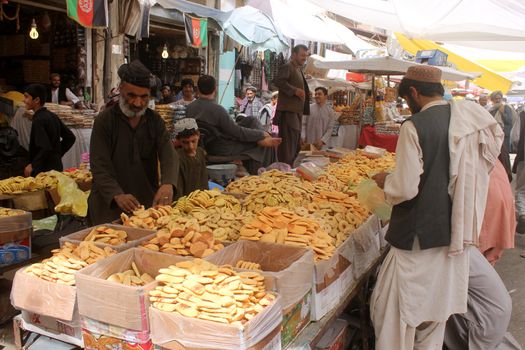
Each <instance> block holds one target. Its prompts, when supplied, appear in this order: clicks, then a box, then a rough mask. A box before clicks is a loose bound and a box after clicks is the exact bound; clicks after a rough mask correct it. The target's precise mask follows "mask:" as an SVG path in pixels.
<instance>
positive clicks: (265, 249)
mask: <svg viewBox="0 0 525 350" xmlns="http://www.w3.org/2000/svg"><path fill="white" fill-rule="evenodd" d="M206 260H208V261H210V262H212V263H214V264H217V265H232V266H234V267H236V268H237V269H239V270H247V271H248V270H253V271H258V272H260V273H261V274H262V275H263V276H264V277H265V284H266V289H267V290H273V291H275V292H277V293H279V295H281V305H282V307H283V310H287V309H289V308H290V307H292V306H294V305H295V304H297V303H298V302H299V301H301V300H302V299H303V297H304V296H305V295H306V294H307V293H308V292H309V291H310V290H311V289H312V276H313V273H314V257H313V251H312V250H309V249H306V248H300V247H294V246H288V245H281V244H272V243H265V242H255V241H239V242H236V243H234V244H232V245H229V246H227V247H226V248H224V249H223V250H220V251H218V252H217V253H215V254H213V255H211V256H210V257H208V258H206Z"/></svg>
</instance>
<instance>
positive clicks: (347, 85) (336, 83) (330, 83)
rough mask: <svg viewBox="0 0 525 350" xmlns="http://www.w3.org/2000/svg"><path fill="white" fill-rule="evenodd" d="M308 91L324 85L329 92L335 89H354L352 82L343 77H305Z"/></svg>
mask: <svg viewBox="0 0 525 350" xmlns="http://www.w3.org/2000/svg"><path fill="white" fill-rule="evenodd" d="M306 82H307V83H308V87H309V88H310V91H314V90H315V89H317V88H318V87H324V88H326V89H327V90H328V93H329V94H332V93H334V92H335V91H343V90H346V91H355V87H354V84H353V83H352V82H349V81H346V80H343V79H337V78H336V79H322V78H311V79H306Z"/></svg>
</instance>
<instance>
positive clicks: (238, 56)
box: [219, 46, 244, 104]
mask: <svg viewBox="0 0 525 350" xmlns="http://www.w3.org/2000/svg"><path fill="white" fill-rule="evenodd" d="M242 49H244V46H242V47H241V49H240V50H239V54H238V55H237V59H236V60H235V64H234V65H233V69H232V71H231V73H230V78H228V82H227V83H226V86H225V87H224V90H223V91H222V96H221V99H220V100H219V104H221V103H222V99H223V98H224V95H225V94H226V89H228V86H230V82H231V81H232V76H233V73H234V72H235V66H237V63H238V62H239V60H240V58H241V52H242Z"/></svg>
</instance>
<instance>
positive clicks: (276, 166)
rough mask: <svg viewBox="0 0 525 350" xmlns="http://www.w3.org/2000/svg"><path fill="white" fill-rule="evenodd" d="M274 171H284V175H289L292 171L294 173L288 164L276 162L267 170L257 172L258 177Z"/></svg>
mask: <svg viewBox="0 0 525 350" xmlns="http://www.w3.org/2000/svg"><path fill="white" fill-rule="evenodd" d="M273 169H276V170H279V171H282V172H283V173H289V172H290V171H292V168H291V167H290V165H288V164H286V163H280V162H276V163H272V164H270V165H268V166H267V167H266V168H259V170H258V171H257V175H261V174H262V173H264V172H266V171H270V170H273Z"/></svg>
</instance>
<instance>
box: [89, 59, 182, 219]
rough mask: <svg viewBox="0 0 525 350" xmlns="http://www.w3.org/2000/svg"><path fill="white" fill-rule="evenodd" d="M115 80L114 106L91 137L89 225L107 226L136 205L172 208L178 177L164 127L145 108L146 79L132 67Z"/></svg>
mask: <svg viewBox="0 0 525 350" xmlns="http://www.w3.org/2000/svg"><path fill="white" fill-rule="evenodd" d="M118 75H119V77H120V79H121V83H120V86H119V89H120V97H119V103H118V105H114V106H112V107H110V108H107V109H105V110H104V111H103V112H101V113H100V114H99V115H98V116H97V118H96V119H95V124H94V125H93V132H92V134H91V145H90V161H91V172H92V173H93V188H92V190H91V194H90V196H89V200H88V204H89V219H90V223H91V224H92V225H97V224H102V223H108V222H112V221H114V220H115V219H117V218H118V217H119V215H120V214H121V213H122V212H124V213H132V212H133V211H134V210H136V209H138V208H139V206H141V205H143V206H144V207H146V208H148V207H151V206H155V205H159V204H160V205H169V204H171V203H172V201H173V193H174V192H175V191H174V187H175V186H176V184H177V177H178V173H179V161H178V158H177V154H176V152H175V150H174V149H173V146H172V144H171V142H170V137H169V134H168V132H167V130H166V127H165V124H164V121H163V120H162V118H161V117H160V116H159V115H158V114H157V113H156V112H154V111H152V110H151V109H149V108H147V106H148V101H149V92H150V86H151V73H150V72H149V70H148V69H147V68H146V67H145V66H144V65H143V64H142V63H140V62H139V61H133V62H131V63H129V64H124V65H122V66H121V67H120V68H119V70H118ZM159 170H160V171H159Z"/></svg>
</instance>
